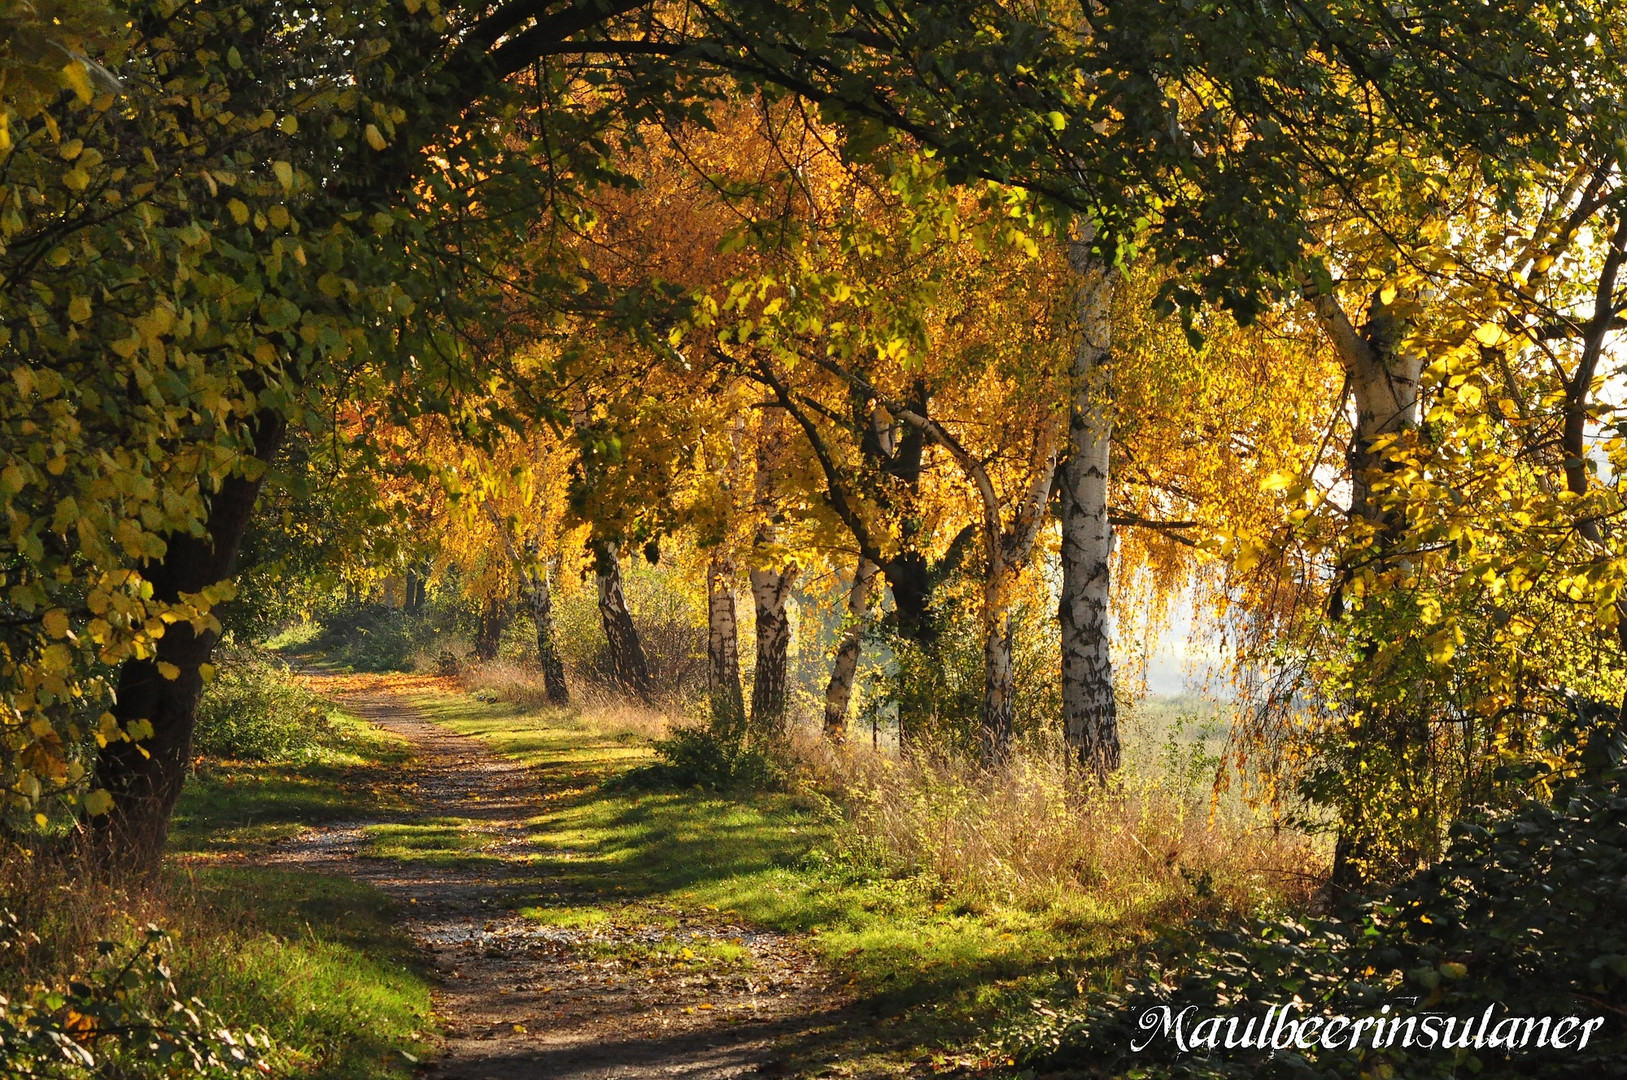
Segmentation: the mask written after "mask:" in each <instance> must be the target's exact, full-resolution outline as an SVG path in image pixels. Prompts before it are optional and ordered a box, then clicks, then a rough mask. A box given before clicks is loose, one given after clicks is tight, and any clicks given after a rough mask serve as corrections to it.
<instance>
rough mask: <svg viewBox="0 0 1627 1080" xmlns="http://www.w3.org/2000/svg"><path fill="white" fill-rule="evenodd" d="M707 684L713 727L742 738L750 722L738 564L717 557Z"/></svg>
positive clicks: (711, 571)
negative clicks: (738, 613)
mask: <svg viewBox="0 0 1627 1080" xmlns="http://www.w3.org/2000/svg"><path fill="white" fill-rule="evenodd" d="M706 626H707V631H706V658H707V668H706V684H707V690H708V692H709V694H710V696H711V701H712V724H713V727H714V729H716V730H717V731H718V732H719V733H720V734H724V735H726V736H729V737H734V736H737V735H739V733H740V730H741V725H742V724H744V723H745V719H746V703H745V698H744V695H743V694H742V691H741V689H740V630H739V623H738V621H737V620H736V618H735V610H734V562H733V561H732V560H731V559H729V558H728V557H727V556H724V555H714V556H713V557H712V561H711V563H709V564H708V565H707V568H706Z"/></svg>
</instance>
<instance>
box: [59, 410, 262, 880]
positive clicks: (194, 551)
mask: <svg viewBox="0 0 1627 1080" xmlns="http://www.w3.org/2000/svg"><path fill="white" fill-rule="evenodd" d="M253 434H254V446H255V458H256V459H257V460H259V461H260V462H261V463H262V464H269V463H270V461H271V458H272V457H273V456H274V455H275V454H276V452H277V449H278V447H279V446H280V445H281V443H282V436H283V422H282V419H281V418H280V417H263V418H261V419H260V420H259V421H258V422H257V423H256V424H255V427H254V432H253ZM263 480H264V472H263V471H261V473H260V475H258V476H256V477H255V478H254V479H252V480H251V479H246V478H244V477H242V476H235V475H234V476H230V477H227V478H226V480H225V481H223V482H222V483H221V486H220V490H219V491H217V492H215V493H214V495H213V496H212V497H211V498H210V499H209V515H208V518H207V520H206V521H205V523H204V525H205V529H206V530H207V535H206V536H203V537H195V536H188V535H179V536H171V537H169V538H168V549H167V550H166V552H165V554H164V559H163V561H162V562H160V563H157V564H154V565H151V566H148V567H147V569H146V571H145V577H146V579H147V580H148V581H149V582H151V583H152V586H153V599H154V600H157V601H162V602H165V603H175V602H177V601H178V600H179V599H180V597H181V595H182V594H183V593H195V592H199V591H201V590H203V589H204V588H206V587H208V586H210V585H214V584H216V583H218V582H221V581H225V580H227V579H229V578H230V577H231V576H232V574H233V571H234V570H235V567H236V563H237V551H238V548H239V547H240V546H241V544H242V542H243V534H244V532H246V531H247V529H248V526H249V522H250V521H251V520H252V518H253V515H254V503H255V500H256V499H257V498H258V497H259V494H260V485H261V483H262V482H263ZM216 637H217V635H216V633H215V632H214V631H212V630H202V631H197V630H194V629H193V628H192V624H191V623H190V622H186V621H180V622H174V623H171V624H169V626H168V627H167V628H166V630H165V633H164V636H163V637H161V638H159V639H158V649H157V655H156V656H155V657H152V658H150V659H146V660H127V661H125V662H124V664H123V665H121V666H120V668H119V681H118V694H117V699H116V701H115V702H114V705H113V710H112V711H113V715H114V717H116V718H117V719H118V721H119V723H120V724H122V725H128V724H129V723H131V722H132V721H138V720H145V721H147V723H149V724H151V725H152V736H151V737H150V738H147V739H143V740H141V741H140V742H138V743H130V742H123V741H120V742H110V743H108V744H107V746H106V747H104V748H103V749H102V751H101V753H100V754H99V756H98V759H97V764H96V779H97V783H99V784H101V785H102V786H103V787H105V788H106V789H107V791H108V793H109V794H111V795H112V796H113V808H112V810H111V811H110V812H109V813H107V814H105V815H103V816H100V817H96V818H92V819H91V822H90V824H91V829H92V840H93V843H94V844H95V847H96V849H97V853H98V855H99V857H100V858H101V859H102V860H103V861H104V862H105V863H107V864H108V865H110V866H115V867H120V868H124V869H131V870H140V871H145V870H152V869H155V868H156V867H157V865H158V860H159V857H160V856H161V855H162V854H163V850H164V841H165V838H166V837H167V836H168V834H169V822H170V816H171V815H172V814H173V813H174V811H175V801H176V799H178V798H179V797H180V794H181V785H182V784H183V782H184V781H185V779H186V766H187V762H188V760H190V758H191V756H192V732H193V729H194V728H195V727H196V725H197V719H198V700H199V698H200V697H201V696H202V694H203V676H202V674H201V672H200V670H199V669H200V665H202V664H205V663H208V661H209V656H210V654H211V653H212V652H213V650H214V647H215V640H216ZM168 664H173V665H174V666H175V668H176V669H177V670H178V672H179V674H177V675H176V677H175V678H173V679H166V678H164V676H163V674H162V673H161V672H160V670H159V668H160V665H168Z"/></svg>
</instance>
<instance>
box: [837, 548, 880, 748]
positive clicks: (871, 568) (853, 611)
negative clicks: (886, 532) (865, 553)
mask: <svg viewBox="0 0 1627 1080" xmlns="http://www.w3.org/2000/svg"><path fill="white" fill-rule="evenodd" d="M879 569H880V568H879V567H878V566H876V564H875V563H873V562H871V561H870V560H869V559H866V558H862V557H861V558H860V559H859V565H858V567H857V568H856V569H855V570H854V571H853V584H852V585H850V586H849V587H848V590H847V629H846V630H844V631H843V632H842V640H841V643H840V644H838V645H837V646H836V659H835V660H834V661H832V663H831V666H830V683H829V684H828V685H827V686H826V687H825V738H827V739H829V740H830V741H831V742H838V743H839V742H844V741H846V739H847V708H848V703H849V702H850V701H852V700H853V675H854V673H855V672H857V671H858V669H859V650H860V649H861V648H862V647H863V645H864V629H865V619H866V616H867V614H868V612H869V610H870V591H871V589H872V588H873V587H874V585H875V581H876V573H877V572H878V570H879Z"/></svg>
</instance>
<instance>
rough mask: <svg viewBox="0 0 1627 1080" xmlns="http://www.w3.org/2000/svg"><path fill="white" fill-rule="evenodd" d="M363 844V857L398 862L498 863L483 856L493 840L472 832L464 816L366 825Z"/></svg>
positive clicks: (470, 822) (439, 863) (471, 827)
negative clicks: (410, 822)
mask: <svg viewBox="0 0 1627 1080" xmlns="http://www.w3.org/2000/svg"><path fill="white" fill-rule="evenodd" d="M363 834H364V835H366V837H367V843H366V844H365V845H364V846H363V847H362V849H361V852H360V854H361V856H362V857H363V858H366V859H395V860H397V861H400V862H428V863H434V864H438V865H443V866H444V865H450V864H464V863H474V862H490V863H498V862H500V861H501V860H499V859H497V858H496V857H495V856H491V855H484V854H483V852H485V851H486V850H487V849H488V848H490V847H492V846H493V845H494V844H495V843H496V841H495V840H494V839H493V838H492V837H490V836H484V835H482V834H481V833H479V832H476V831H475V823H474V822H472V821H470V820H468V819H467V818H431V819H429V820H427V821H416V822H413V823H412V824H410V825H403V824H388V825H369V826H368V827H367V828H366V829H364V830H363Z"/></svg>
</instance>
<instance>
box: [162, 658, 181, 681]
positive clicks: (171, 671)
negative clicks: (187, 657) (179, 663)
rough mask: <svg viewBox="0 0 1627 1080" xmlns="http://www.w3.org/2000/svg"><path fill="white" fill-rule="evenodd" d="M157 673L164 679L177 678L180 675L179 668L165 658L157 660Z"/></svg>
mask: <svg viewBox="0 0 1627 1080" xmlns="http://www.w3.org/2000/svg"><path fill="white" fill-rule="evenodd" d="M158 674H160V675H162V676H164V678H166V679H179V678H180V677H181V669H180V668H178V667H176V666H175V665H174V664H172V663H170V662H169V661H167V660H160V661H158Z"/></svg>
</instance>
